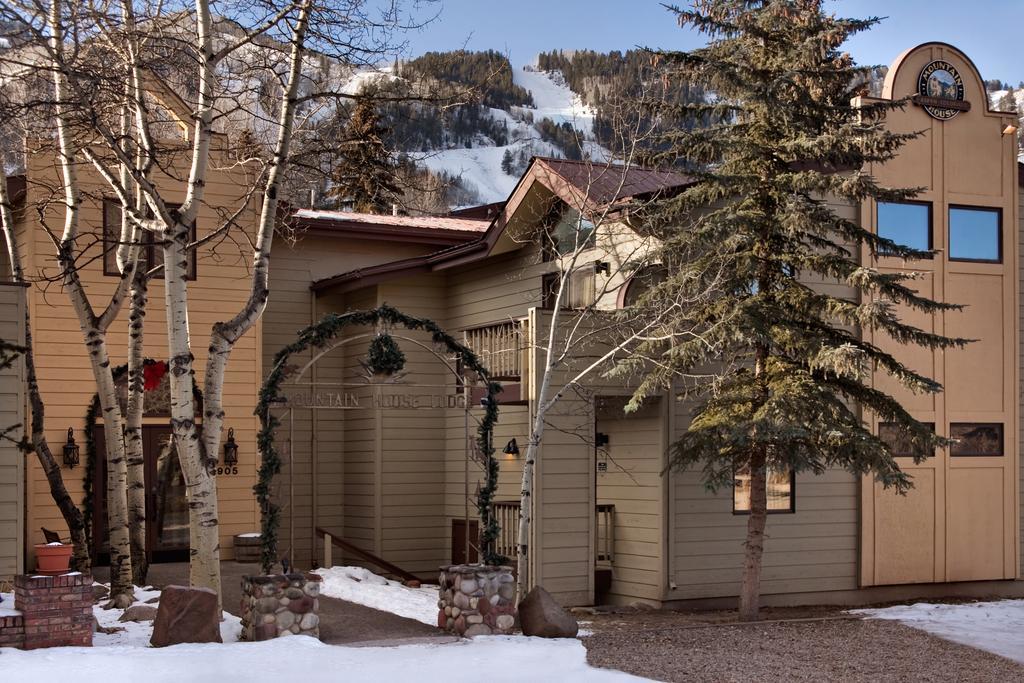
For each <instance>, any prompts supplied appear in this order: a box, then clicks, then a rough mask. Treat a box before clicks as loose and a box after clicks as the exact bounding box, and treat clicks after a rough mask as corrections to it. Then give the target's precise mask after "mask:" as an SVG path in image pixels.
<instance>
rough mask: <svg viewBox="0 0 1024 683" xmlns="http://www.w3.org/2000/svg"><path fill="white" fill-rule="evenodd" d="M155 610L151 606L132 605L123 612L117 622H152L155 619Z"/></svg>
mask: <svg viewBox="0 0 1024 683" xmlns="http://www.w3.org/2000/svg"><path fill="white" fill-rule="evenodd" d="M156 613H157V608H156V607H153V606H152V605H132V606H131V607H129V608H128V609H126V610H125V611H124V614H122V615H121V616H120V618H118V621H134V622H140V621H153V620H154V619H156Z"/></svg>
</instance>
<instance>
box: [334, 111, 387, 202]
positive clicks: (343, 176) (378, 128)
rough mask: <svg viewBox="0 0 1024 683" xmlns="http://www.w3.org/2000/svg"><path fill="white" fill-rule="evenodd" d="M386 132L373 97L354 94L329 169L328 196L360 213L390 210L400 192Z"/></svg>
mask: <svg viewBox="0 0 1024 683" xmlns="http://www.w3.org/2000/svg"><path fill="white" fill-rule="evenodd" d="M387 135H388V130H387V128H386V127H384V126H383V125H382V124H381V122H380V117H379V115H378V113H377V109H376V107H375V105H374V102H373V97H372V96H371V95H366V94H364V95H361V96H360V97H358V98H357V99H356V103H355V107H354V108H353V110H352V115H351V117H350V118H349V120H348V123H347V125H346V126H345V130H344V133H343V142H342V144H341V146H340V149H339V150H338V155H337V163H336V164H335V166H334V170H333V171H332V173H331V181H332V183H333V185H332V187H331V189H330V191H329V193H328V195H329V196H330V197H331V198H333V199H334V200H336V201H338V202H342V203H346V204H351V206H352V208H353V209H354V210H355V211H360V212H363V213H386V212H390V211H391V207H392V205H393V204H394V202H396V201H397V200H398V198H399V197H400V196H401V194H402V192H401V190H400V189H399V188H398V185H397V182H396V173H397V169H396V165H395V162H394V161H393V160H392V159H391V155H390V154H389V153H388V150H387V147H386V146H385V143H384V140H385V139H386V138H387Z"/></svg>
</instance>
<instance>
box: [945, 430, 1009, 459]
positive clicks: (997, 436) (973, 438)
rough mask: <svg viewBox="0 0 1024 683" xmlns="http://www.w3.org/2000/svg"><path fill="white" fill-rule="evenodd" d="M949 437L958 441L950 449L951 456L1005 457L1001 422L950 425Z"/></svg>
mask: <svg viewBox="0 0 1024 683" xmlns="http://www.w3.org/2000/svg"><path fill="white" fill-rule="evenodd" d="M949 436H950V438H951V439H956V440H957V442H956V443H954V444H953V445H952V446H950V448H949V454H950V455H954V456H966V457H971V456H979V457H980V456H995V457H999V456H1001V455H1003V425H1002V424H1001V423H999V422H954V423H953V424H951V425H949Z"/></svg>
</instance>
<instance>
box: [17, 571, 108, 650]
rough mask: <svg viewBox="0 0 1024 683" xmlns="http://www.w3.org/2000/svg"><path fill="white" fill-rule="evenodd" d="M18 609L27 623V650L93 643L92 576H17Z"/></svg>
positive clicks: (77, 574)
mask: <svg viewBox="0 0 1024 683" xmlns="http://www.w3.org/2000/svg"><path fill="white" fill-rule="evenodd" d="M14 608H15V609H17V610H20V611H21V614H22V618H23V619H24V624H25V649H26V650H34V649H36V648H39V647H63V646H68V645H79V646H82V645H84V646H91V645H92V628H93V624H92V620H93V616H92V577H91V576H89V575H88V574H79V573H73V574H62V575H60V576H29V575H25V574H20V575H18V576H15V577H14Z"/></svg>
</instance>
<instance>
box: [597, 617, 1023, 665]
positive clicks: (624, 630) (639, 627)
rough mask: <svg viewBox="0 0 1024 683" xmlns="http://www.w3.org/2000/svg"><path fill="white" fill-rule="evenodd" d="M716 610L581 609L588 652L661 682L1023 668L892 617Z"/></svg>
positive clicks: (601, 661) (600, 661) (601, 662)
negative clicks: (747, 616)
mask: <svg viewBox="0 0 1024 683" xmlns="http://www.w3.org/2000/svg"><path fill="white" fill-rule="evenodd" d="M720 614H722V613H712V614H708V613H703V614H702V615H700V616H698V615H694V614H693V613H679V612H647V613H634V614H615V615H596V616H593V617H591V616H584V615H581V616H580V619H581V621H585V622H589V623H586V624H584V625H583V628H585V629H588V630H590V631H592V632H593V635H592V636H589V637H585V638H583V643H584V645H586V647H587V659H588V661H589V662H590V663H591V664H592V665H594V666H600V667H607V668H612V669H619V670H621V671H626V672H629V673H632V674H636V675H638V676H646V677H648V678H653V679H656V680H661V681H723V682H725V681H729V682H733V681H736V682H738V681H744V682H747V681H758V682H760V681H842V682H843V683H852V682H856V681H865V682H866V681H871V682H872V683H876V682H880V681H894V682H895V681H1000V682H1002V681H1024V666H1021V665H1019V664H1016V663H1015V662H1011V661H1010V660H1008V659H1003V658H1002V657H998V656H996V655H993V654H989V653H987V652H983V651H981V650H976V649H974V648H971V647H966V646H964V645H958V644H956V643H952V642H949V641H947V640H942V639H941V638H936V637H934V636H931V635H929V634H927V633H925V632H923V631H919V630H917V629H913V628H910V627H908V626H903V625H902V624H899V623H896V622H891V621H878V620H860V619H846V618H825V619H815V620H811V621H791V622H776V623H762V624H758V625H750V626H739V625H737V626H730V625H713V624H714V623H719V622H720V621H721V620H722V619H723V618H724V617H718V616H716V615H720ZM833 614H834V611H833ZM763 616H764V617H766V618H780V617H783V615H782V614H778V613H776V614H774V615H773V614H765V615H763ZM815 616H820V614H818V615H815V614H808V613H806V610H805V611H804V612H803V613H800V614H799V617H804V618H806V617H815ZM732 618H733V619H735V613H733V616H732ZM783 618H784V617H783ZM701 622H705V623H706V625H702V624H701ZM707 622H711V623H707Z"/></svg>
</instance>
